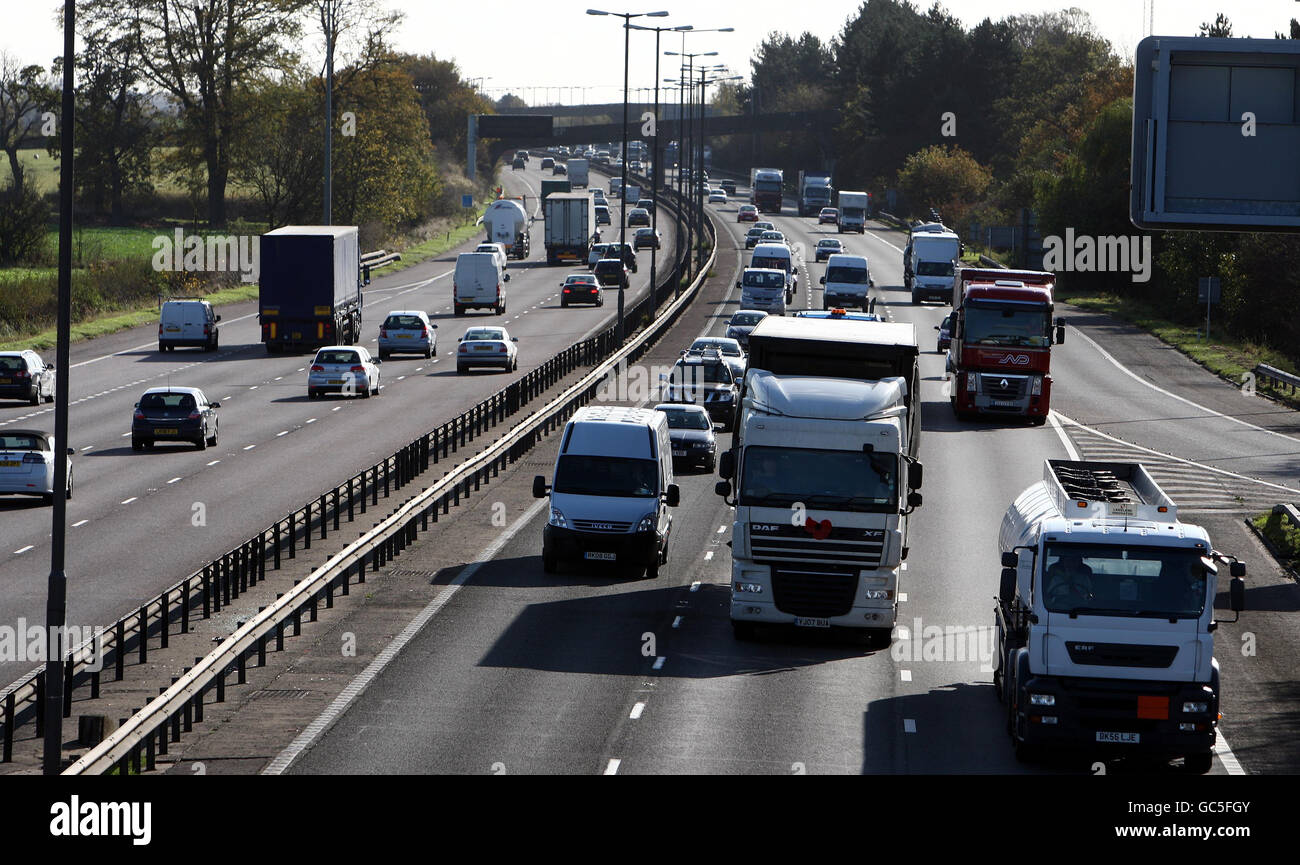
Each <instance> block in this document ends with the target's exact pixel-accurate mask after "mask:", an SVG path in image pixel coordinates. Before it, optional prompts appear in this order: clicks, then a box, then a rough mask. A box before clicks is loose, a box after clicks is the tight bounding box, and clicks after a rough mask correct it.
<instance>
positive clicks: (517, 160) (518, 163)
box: [510, 156, 526, 171]
mask: <svg viewBox="0 0 1300 865" xmlns="http://www.w3.org/2000/svg"><path fill="white" fill-rule="evenodd" d="M510 167H511V169H513V170H515V171H518V170H519V169H521V168H524V167H526V166H525V163H524V160H523V159H521V158H520V157H518V156H516V157H515V161H514V162H512V163H510Z"/></svg>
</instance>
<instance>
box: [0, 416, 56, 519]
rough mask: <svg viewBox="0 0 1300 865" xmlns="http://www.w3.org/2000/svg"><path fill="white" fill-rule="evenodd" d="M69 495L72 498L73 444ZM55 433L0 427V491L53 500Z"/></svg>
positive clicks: (48, 501) (3, 493)
mask: <svg viewBox="0 0 1300 865" xmlns="http://www.w3.org/2000/svg"><path fill="white" fill-rule="evenodd" d="M64 459H66V460H67V461H68V484H67V490H66V491H65V492H66V495H67V497H68V498H72V448H68V453H67V456H65V457H64ZM54 468H55V466H54V436H52V435H50V434H49V433H47V432H43V431H41V430H31V429H10V430H0V495H29V496H40V497H41V498H43V499H44V500H45V503H46V504H47V505H52V504H54Z"/></svg>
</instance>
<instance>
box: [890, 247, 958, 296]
mask: <svg viewBox="0 0 1300 865" xmlns="http://www.w3.org/2000/svg"><path fill="white" fill-rule="evenodd" d="M908 249H910V250H911V257H910V264H911V267H909V268H908V270H909V271H910V273H911V276H910V277H909V276H907V275H906V274H905V275H904V279H903V281H904V283H905V287H906V288H907V289H908V290H910V291H911V293H912V303H913V304H919V303H921V302H922V301H931V300H938V301H941V302H944V303H948V302H951V301H952V296H953V294H952V285H953V277H954V275H955V273H956V269H955V268H956V264H957V263H958V262H959V260H960V258H961V251H962V243H961V238H960V237H958V236H957V234H956V233H954V232H951V231H923V232H913V233H912V236H911V239H910V242H909V243H908Z"/></svg>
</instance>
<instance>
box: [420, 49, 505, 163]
mask: <svg viewBox="0 0 1300 865" xmlns="http://www.w3.org/2000/svg"><path fill="white" fill-rule="evenodd" d="M399 60H400V65H401V68H402V70H403V71H404V72H406V74H407V75H409V76H410V77H411V80H412V81H413V82H414V85H415V90H416V92H417V93H418V94H419V97H420V106H421V108H422V109H423V110H424V116H425V119H426V120H427V121H428V124H429V135H430V136H431V138H432V139H433V143H434V144H435V145H436V146H437V147H438V148H439V149H440V150H445V151H446V154H449V155H450V156H451V158H452V159H454V160H455V161H457V162H459V161H460V160H462V159H464V158H465V147H466V144H467V141H466V139H467V137H468V134H469V123H468V120H469V115H471V114H493V113H495V109H494V107H493V105H492V103H491V102H489V101H488V100H487V99H486V98H485V97H484V96H483V95H482V94H481V93H479V92H478V91H476V90H475V89H474V88H473V87H471V86H470V85H469V84H468V83H467V82H465V81H464V80H462V79H461V77H460V70H459V69H458V68H457V66H456V64H455V63H453V62H452V61H450V60H439V59H438V58H437V57H434V56H433V55H432V54H425V55H420V56H416V55H413V54H405V55H401V56H400V57H399ZM487 154H488V150H487V144H486V142H479V153H478V156H479V164H480V166H481V167H482V166H485V164H486V162H485V161H486V159H487V158H488V156H487ZM443 158H444V161H445V160H446V155H444V157H443Z"/></svg>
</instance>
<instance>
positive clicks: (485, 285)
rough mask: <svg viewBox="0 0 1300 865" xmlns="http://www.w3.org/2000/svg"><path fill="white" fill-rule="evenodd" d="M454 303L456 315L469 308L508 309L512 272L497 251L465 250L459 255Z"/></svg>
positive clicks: (454, 278)
mask: <svg viewBox="0 0 1300 865" xmlns="http://www.w3.org/2000/svg"><path fill="white" fill-rule="evenodd" d="M451 280H452V281H451V305H452V309H453V310H454V311H455V313H456V315H463V314H464V312H465V310H467V309H490V310H492V311H493V312H495V313H496V314H497V315H502V314H504V313H505V311H506V287H505V284H506V283H507V282H509V281H510V274H508V273H506V269H505V267H504V266H503V265H502V264H501V262H500V260H498V258H497V255H496V253H494V252H462V253H461V254H460V255H458V256H456V273H455V274H454V275H453V276H452V278H451Z"/></svg>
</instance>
